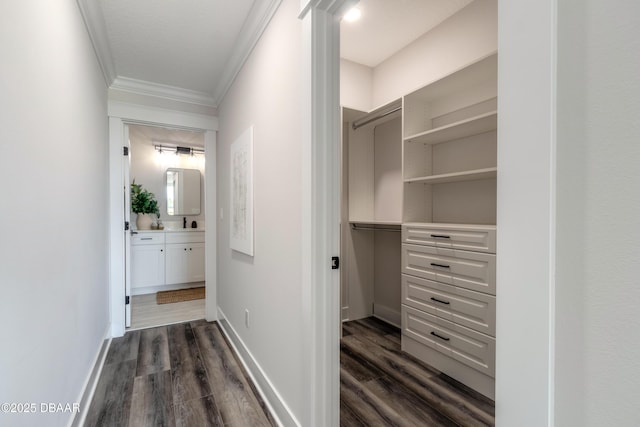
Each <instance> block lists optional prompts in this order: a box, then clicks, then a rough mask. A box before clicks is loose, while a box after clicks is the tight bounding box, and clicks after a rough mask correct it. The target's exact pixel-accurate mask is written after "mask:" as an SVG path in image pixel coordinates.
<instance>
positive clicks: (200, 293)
mask: <svg viewBox="0 0 640 427" xmlns="http://www.w3.org/2000/svg"><path fill="white" fill-rule="evenodd" d="M125 135H128V137H129V153H128V156H127V160H128V161H127V160H125V163H124V167H125V174H124V175H125V179H126V177H129V178H128V181H127V182H125V187H127V185H126V184H131V187H134V188H135V189H136V190H138V191H146V192H148V193H150V194H151V195H153V196H149V197H153V202H154V203H155V208H156V209H157V210H156V212H155V213H151V214H150V215H151V220H152V223H151V224H150V225H149V226H148V227H150V229H145V230H142V229H140V224H138V221H137V217H138V214H136V213H131V212H134V211H135V209H138V210H140V209H145V206H144V202H145V201H146V197H147V196H146V193H145V195H144V196H143V197H142V198H139V197H138V199H139V202H138V206H132V208H133V209H132V210H131V211H130V212H127V211H125V216H127V215H131V220H130V224H131V230H130V236H125V246H126V247H125V250H126V251H127V253H126V260H127V262H125V268H126V270H127V271H126V278H127V279H128V280H127V281H126V289H127V290H128V292H126V295H128V296H130V298H129V307H130V310H127V314H128V312H129V311H130V318H129V317H127V319H126V326H127V329H128V330H135V329H142V328H148V327H154V326H161V325H166V324H172V323H178V322H184V321H190V320H198V319H203V318H204V317H205V281H204V279H205V262H204V259H205V250H204V248H205V236H204V231H205V230H206V225H205V218H206V210H205V206H204V203H203V201H204V199H205V198H204V195H205V194H206V187H205V185H204V184H205V181H206V173H205V166H206V165H205V158H204V154H205V151H204V132H202V131H191V130H182V129H174V128H167V127H159V126H148V125H141V124H129V125H127V126H126V129H125ZM211 169H212V170H215V168H211ZM127 198H128V199H129V200H125V209H126V207H127V206H128V205H130V203H127V202H128V201H131V200H134V201H135V200H136V198H137V197H136V195H134V193H133V192H132V191H127V190H126V189H125V199H127Z"/></svg>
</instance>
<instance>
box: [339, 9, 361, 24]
mask: <svg viewBox="0 0 640 427" xmlns="http://www.w3.org/2000/svg"><path fill="white" fill-rule="evenodd" d="M360 16H362V12H360V9H358V8H357V7H352V8H351V9H349V10H348V11H347V13H345V14H344V16H343V17H342V18H343V19H344V20H345V21H347V22H353V21H357V20H358V19H360Z"/></svg>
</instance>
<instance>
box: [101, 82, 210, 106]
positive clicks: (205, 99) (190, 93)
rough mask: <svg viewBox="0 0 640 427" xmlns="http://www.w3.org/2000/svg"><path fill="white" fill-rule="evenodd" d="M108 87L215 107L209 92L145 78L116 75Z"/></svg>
mask: <svg viewBox="0 0 640 427" xmlns="http://www.w3.org/2000/svg"><path fill="white" fill-rule="evenodd" d="M110 89H114V90H121V91H124V92H131V93H137V94H139V95H148V96H155V97H157V98H164V99H171V100H173V101H180V102H186V103H189V104H196V105H204V106H207V107H216V106H217V104H216V102H215V99H214V98H213V96H211V94H209V93H207V92H200V91H196V90H190V89H183V88H180V87H177V86H169V85H164V84H161V83H154V82H149V81H145V80H137V79H132V78H129V77H120V76H119V77H116V79H115V80H114V81H113V83H112V84H111V86H110Z"/></svg>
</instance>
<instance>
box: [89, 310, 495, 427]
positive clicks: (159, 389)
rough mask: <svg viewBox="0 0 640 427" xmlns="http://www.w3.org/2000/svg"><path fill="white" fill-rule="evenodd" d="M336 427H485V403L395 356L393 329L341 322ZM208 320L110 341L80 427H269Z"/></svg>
mask: <svg viewBox="0 0 640 427" xmlns="http://www.w3.org/2000/svg"><path fill="white" fill-rule="evenodd" d="M340 348H341V355H340V425H341V426H344V427H350V426H366V427H370V426H384V427H387V426H421V427H422V426H493V425H494V424H495V421H494V403H493V401H492V400H490V399H487V398H486V397H484V396H482V395H480V394H478V393H476V392H475V391H473V390H471V389H469V388H467V387H465V386H464V385H462V384H460V383H458V382H457V381H455V380H453V379H451V378H449V377H448V376H446V375H444V374H442V373H440V372H438V371H436V370H435V369H433V368H430V367H429V366H427V365H425V364H423V363H421V362H420V361H418V360H416V359H415V358H413V357H411V356H409V355H407V354H405V353H402V351H401V349H400V330H399V329H398V328H396V327H394V326H390V325H388V324H386V323H384V322H382V321H379V320H377V319H374V318H368V319H362V320H356V321H351V322H347V323H344V324H343V338H342V340H341V344H340ZM275 425H276V423H275V421H274V419H273V418H272V417H271V415H270V414H269V413H268V411H267V409H266V407H265V405H264V402H262V400H261V398H260V396H259V395H258V394H257V392H256V390H255V387H254V386H253V384H252V383H251V380H250V379H249V377H248V376H247V375H246V373H245V372H244V369H243V368H242V365H241V364H240V362H239V361H238V360H237V358H236V357H235V355H234V353H233V350H232V349H231V347H230V346H229V345H228V343H227V341H226V339H225V338H224V336H223V335H222V332H221V330H220V329H219V327H218V325H217V323H215V322H213V323H209V322H206V321H204V320H198V321H192V322H186V323H180V324H174V325H168V326H162V327H156V328H150V329H144V330H136V331H129V332H127V333H126V334H125V335H124V336H123V337H121V338H116V339H114V340H113V342H112V344H111V347H110V348H109V352H108V354H107V356H106V359H105V366H104V368H103V371H102V374H101V376H100V379H99V382H98V385H97V388H96V391H95V395H94V397H93V401H92V403H91V406H90V408H89V412H88V415H87V419H86V421H85V426H135V427H138V426H187V427H191V426H238V427H254V426H275Z"/></svg>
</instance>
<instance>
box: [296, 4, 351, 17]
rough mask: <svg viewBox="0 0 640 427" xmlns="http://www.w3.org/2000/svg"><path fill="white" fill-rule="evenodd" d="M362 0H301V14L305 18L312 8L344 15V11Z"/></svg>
mask: <svg viewBox="0 0 640 427" xmlns="http://www.w3.org/2000/svg"><path fill="white" fill-rule="evenodd" d="M359 2H360V0H301V2H300V15H298V18H300V19H303V18H304V17H305V16H306V14H307V13H308V12H309V11H310V10H311V9H316V10H322V11H324V12H327V13H329V14H331V15H336V16H342V15H344V13H345V12H346V11H347V10H349V9H350V8H352V7H353V6H355V5H356V4H358V3H359Z"/></svg>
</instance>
